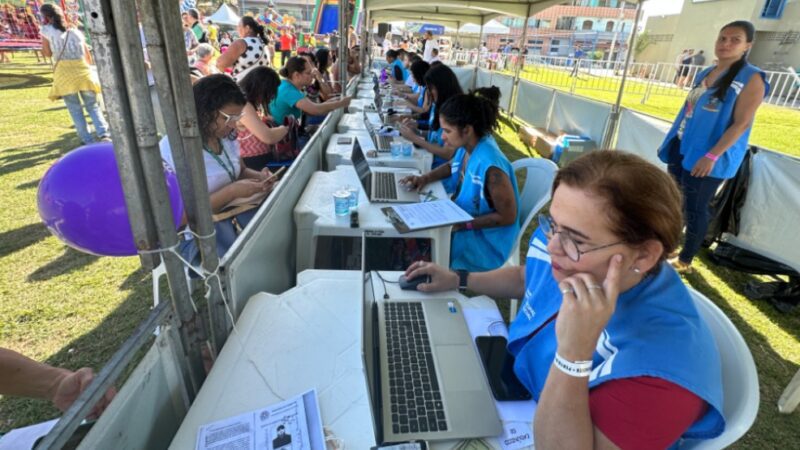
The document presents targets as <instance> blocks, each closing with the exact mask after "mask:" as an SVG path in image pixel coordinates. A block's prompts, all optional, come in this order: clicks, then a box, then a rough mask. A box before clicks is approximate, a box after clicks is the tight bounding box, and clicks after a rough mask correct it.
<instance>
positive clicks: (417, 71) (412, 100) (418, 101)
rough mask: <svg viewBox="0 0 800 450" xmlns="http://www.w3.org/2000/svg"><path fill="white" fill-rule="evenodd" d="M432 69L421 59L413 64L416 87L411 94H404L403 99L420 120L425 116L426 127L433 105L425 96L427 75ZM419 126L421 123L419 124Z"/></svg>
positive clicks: (412, 69) (412, 70) (412, 74)
mask: <svg viewBox="0 0 800 450" xmlns="http://www.w3.org/2000/svg"><path fill="white" fill-rule="evenodd" d="M430 68H431V66H430V64H428V63H426V62H425V61H423V60H421V59H419V60H417V61H414V62H413V63H411V78H413V79H414V84H415V86H414V88H413V89H412V90H411V93H408V94H403V98H404V99H405V100H406V102H407V104H408V107H409V108H410V109H411V112H413V113H415V114H419V115H420V117H419V119H420V120H421V119H422V116H425V117H424V118H425V124H426V125H427V123H428V121H427V119H428V110H429V109H430V107H431V105H430V100H428V96H426V95H425V91H426V88H425V74H426V73H428V70H429V69H430ZM426 100H427V101H426ZM417 125H418V126H419V121H418V122H417Z"/></svg>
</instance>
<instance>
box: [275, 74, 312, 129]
mask: <svg viewBox="0 0 800 450" xmlns="http://www.w3.org/2000/svg"><path fill="white" fill-rule="evenodd" d="M303 97H305V94H303V93H302V92H301V91H300V90H299V89H297V88H296V87H295V86H294V85H293V84H292V83H290V82H289V81H288V80H282V81H281V85H280V86H278V95H276V96H275V98H274V99H273V100H272V102H271V103H270V104H269V112H270V114H272V117H273V118H274V119H275V123H277V124H278V125H283V119H284V118H285V117H286V116H289V115H291V116H295V117H296V118H297V119H300V116H301V115H302V114H303V112H302V111H300V109H299V108H297V106H295V105H296V104H297V102H299V101H300V100H302V99H303Z"/></svg>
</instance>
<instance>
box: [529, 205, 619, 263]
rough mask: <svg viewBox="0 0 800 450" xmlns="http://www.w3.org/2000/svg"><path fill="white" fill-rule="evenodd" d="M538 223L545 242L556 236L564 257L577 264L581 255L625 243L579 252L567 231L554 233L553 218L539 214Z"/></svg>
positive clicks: (554, 224) (615, 243)
mask: <svg viewBox="0 0 800 450" xmlns="http://www.w3.org/2000/svg"><path fill="white" fill-rule="evenodd" d="M537 219H538V221H539V228H541V229H542V232H544V235H545V236H546V237H547V240H548V241H550V240H552V239H553V236H555V235H556V234H558V242H559V243H560V244H561V250H562V251H563V252H564V254H565V255H567V257H568V258H569V259H571V260H572V261H574V262H578V261H580V259H581V255H584V254H586V253H590V252H593V251H595V250H600V249H604V248H607V247H611V246H614V245H618V244H623V243H624V242H625V241H618V242H614V243H612V244H606V245H601V246H599V247H594V248H590V249H589V250H580V249H579V248H578V244H577V243H576V242H575V239H574V238H573V237H572V234H570V232H569V231H567V230H561V231H556V223H555V222H554V221H553V218H552V217H550V216H548V215H547V214H539V215H538V216H537Z"/></svg>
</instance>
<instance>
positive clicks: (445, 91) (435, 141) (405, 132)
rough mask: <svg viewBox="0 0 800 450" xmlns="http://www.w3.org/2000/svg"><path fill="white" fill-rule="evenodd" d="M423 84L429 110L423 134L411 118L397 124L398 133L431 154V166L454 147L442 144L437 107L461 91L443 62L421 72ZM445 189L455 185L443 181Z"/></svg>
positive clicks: (446, 157)
mask: <svg viewBox="0 0 800 450" xmlns="http://www.w3.org/2000/svg"><path fill="white" fill-rule="evenodd" d="M425 87H426V90H427V91H428V96H429V97H430V105H431V107H430V111H428V131H427V133H426V137H422V136H420V135H419V134H418V133H417V123H416V121H415V120H411V119H407V120H404V121H403V123H402V125H401V126H400V134H401V135H402V136H403V137H404V138H406V139H408V140H409V141H411V142H413V143H414V145H416V146H417V147H420V148H423V149H425V150H427V151H429V152H430V153H432V154H433V166H432V167H433V168H434V169H436V168H438V167H439V166H441V165H442V164H444V163H446V162H447V161H449V160H450V158H452V157H453V154H454V153H455V150H456V148H455V147H450V146H448V145H445V143H444V140H443V139H442V127H441V123H440V119H439V110H440V109H441V108H442V105H444V104H445V102H447V101H448V100H449V99H450V98H451V97H453V96H456V95H459V94H463V93H464V91H462V90H461V85H460V84H459V83H458V78H457V77H456V74H455V73H453V71H452V70H451V69H450V68H449V67H447V66H446V65H444V64H437V65H436V66H433V67H431V68H430V69H428V71H427V72H426V73H425ZM445 189H447V191H448V192H449V193H452V192H453V191H454V189H455V185H448V184H447V183H445Z"/></svg>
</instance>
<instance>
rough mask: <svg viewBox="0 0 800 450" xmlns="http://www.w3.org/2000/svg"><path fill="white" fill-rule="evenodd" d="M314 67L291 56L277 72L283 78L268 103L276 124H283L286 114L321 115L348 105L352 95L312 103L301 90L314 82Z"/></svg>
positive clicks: (297, 115)
mask: <svg viewBox="0 0 800 450" xmlns="http://www.w3.org/2000/svg"><path fill="white" fill-rule="evenodd" d="M316 70H317V69H316V67H314V66H312V65H311V64H309V63H308V61H306V60H305V59H303V58H302V57H300V56H292V57H291V58H289V59H288V60H287V61H286V65H284V66H283V67H282V68H281V70H280V71H279V72H278V73H279V74H280V75H281V76H282V77H283V80H282V81H281V84H280V86H278V94H277V95H276V96H275V98H274V99H273V100H272V102H271V103H270V105H269V111H270V113H271V114H272V117H273V118H274V119H275V122H276V123H277V124H279V125H280V124H283V123H284V119H285V118H286V116H294V118H295V119H298V120H299V119H300V118H301V117H302V114H303V113H306V114H308V115H311V116H321V115H324V114H327V113H329V112H331V111H333V110H334V109H337V108H347V107H348V106H350V100H351V99H352V97H342V98H341V99H331V100H328V101H326V102H322V103H314V102H312V101H311V100H309V99H308V97H307V96H306V94H305V93H304V92H303V91H304V89H305V88H306V87H307V86H308V85H310V84H311V83H313V82H314V72H315V71H316Z"/></svg>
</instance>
